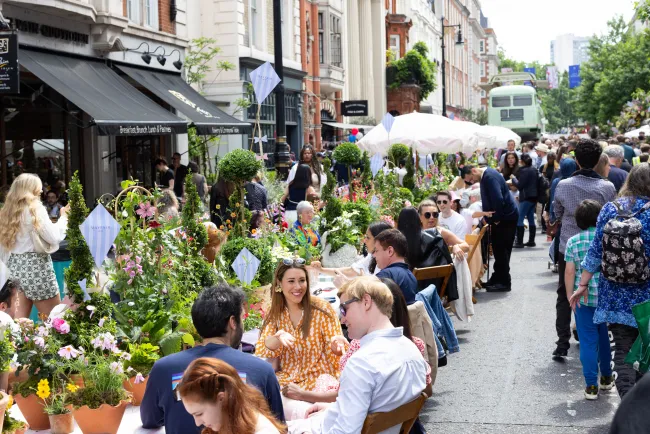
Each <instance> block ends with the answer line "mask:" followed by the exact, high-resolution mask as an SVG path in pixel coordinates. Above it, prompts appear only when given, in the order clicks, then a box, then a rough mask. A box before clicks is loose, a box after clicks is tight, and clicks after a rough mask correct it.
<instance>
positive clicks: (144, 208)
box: [135, 202, 157, 218]
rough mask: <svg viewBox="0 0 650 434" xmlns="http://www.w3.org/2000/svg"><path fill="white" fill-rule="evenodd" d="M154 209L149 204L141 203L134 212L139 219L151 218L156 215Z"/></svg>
mask: <svg viewBox="0 0 650 434" xmlns="http://www.w3.org/2000/svg"><path fill="white" fill-rule="evenodd" d="M156 211H157V209H156V207H155V206H153V205H151V203H149V202H145V203H141V204H139V205H138V210H137V211H136V212H135V213H136V214H137V215H139V216H140V217H141V218H148V217H153V216H154V214H156Z"/></svg>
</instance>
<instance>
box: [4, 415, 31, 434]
mask: <svg viewBox="0 0 650 434" xmlns="http://www.w3.org/2000/svg"><path fill="white" fill-rule="evenodd" d="M25 427H27V423H26V422H23V421H22V420H18V419H14V418H13V417H11V416H10V415H9V411H6V412H5V417H4V423H3V424H2V434H15V432H16V431H18V430H19V429H22V428H25Z"/></svg>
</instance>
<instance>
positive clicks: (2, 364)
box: [0, 328, 16, 374]
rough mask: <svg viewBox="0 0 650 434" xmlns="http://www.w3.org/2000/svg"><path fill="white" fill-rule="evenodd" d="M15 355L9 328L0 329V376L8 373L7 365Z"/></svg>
mask: <svg viewBox="0 0 650 434" xmlns="http://www.w3.org/2000/svg"><path fill="white" fill-rule="evenodd" d="M15 353H16V349H15V348H14V345H13V343H12V342H11V335H10V333H9V328H6V329H4V330H2V329H0V374H2V373H3V372H8V371H9V364H10V363H11V359H12V357H13V356H14V354H15Z"/></svg>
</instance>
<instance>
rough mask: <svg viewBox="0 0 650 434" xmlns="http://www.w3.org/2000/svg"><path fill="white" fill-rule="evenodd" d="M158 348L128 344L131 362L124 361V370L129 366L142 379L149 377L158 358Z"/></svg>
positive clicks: (149, 345)
mask: <svg viewBox="0 0 650 434" xmlns="http://www.w3.org/2000/svg"><path fill="white" fill-rule="evenodd" d="M159 350H160V348H159V347H157V346H155V345H151V344H130V345H129V353H130V354H131V360H127V361H124V369H128V367H129V366H130V367H131V368H133V369H134V370H135V371H136V372H139V373H140V374H142V375H143V376H144V377H146V376H147V375H149V372H151V368H153V364H154V363H156V360H158V359H159V358H160V355H159V354H160V351H159Z"/></svg>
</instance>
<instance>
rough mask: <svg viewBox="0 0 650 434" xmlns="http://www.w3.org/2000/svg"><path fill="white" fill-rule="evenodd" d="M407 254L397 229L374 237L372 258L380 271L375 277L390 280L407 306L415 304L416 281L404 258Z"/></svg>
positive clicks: (402, 237) (406, 248)
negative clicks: (400, 292) (395, 284)
mask: <svg viewBox="0 0 650 434" xmlns="http://www.w3.org/2000/svg"><path fill="white" fill-rule="evenodd" d="M407 252H408V243H407V242H406V237H405V236H404V235H403V234H402V233H401V232H400V231H398V230H397V229H388V230H386V231H383V232H381V233H380V234H379V235H377V236H376V237H375V251H374V252H373V256H374V257H375V260H376V261H377V267H379V268H380V269H381V271H380V272H379V273H377V277H380V278H382V277H386V278H388V279H392V280H393V281H394V282H395V283H397V285H398V286H399V287H400V289H401V290H402V293H403V294H404V298H405V299H406V303H407V304H413V303H415V294H417V292H418V281H417V280H416V279H415V276H414V275H413V273H411V270H409V267H408V265H406V262H405V260H404V258H406V254H407Z"/></svg>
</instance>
